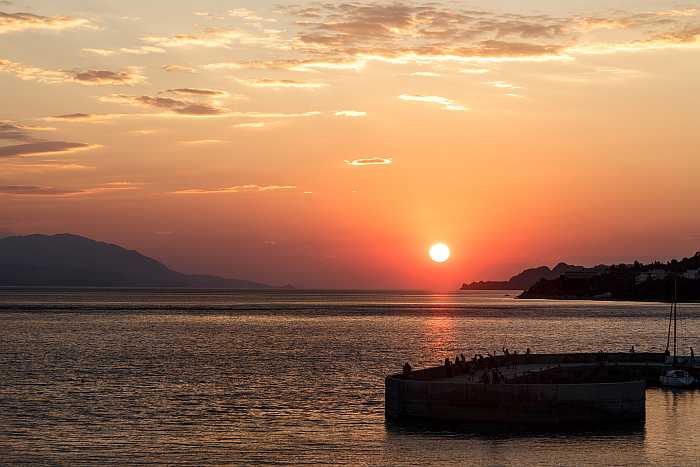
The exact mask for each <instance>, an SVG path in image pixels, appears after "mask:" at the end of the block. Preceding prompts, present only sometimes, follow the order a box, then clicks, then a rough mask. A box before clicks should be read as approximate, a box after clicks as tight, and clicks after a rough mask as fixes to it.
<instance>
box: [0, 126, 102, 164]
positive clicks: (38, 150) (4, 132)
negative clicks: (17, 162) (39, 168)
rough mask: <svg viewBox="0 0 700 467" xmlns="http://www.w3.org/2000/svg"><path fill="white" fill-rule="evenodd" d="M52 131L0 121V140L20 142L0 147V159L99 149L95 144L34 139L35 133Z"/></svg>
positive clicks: (50, 129) (51, 129)
mask: <svg viewBox="0 0 700 467" xmlns="http://www.w3.org/2000/svg"><path fill="white" fill-rule="evenodd" d="M53 130H54V128H41V127H32V126H27V125H22V124H20V123H16V122H11V121H0V140H5V141H13V142H18V141H19V142H21V143H20V144H11V145H6V146H0V158H10V157H17V156H41V155H50V154H70V153H74V152H78V151H87V150H90V149H96V148H98V147H100V146H99V145H96V144H87V143H72V142H68V141H46V140H43V139H40V138H37V137H36V132H42V131H53Z"/></svg>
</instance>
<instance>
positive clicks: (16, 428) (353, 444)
mask: <svg viewBox="0 0 700 467" xmlns="http://www.w3.org/2000/svg"><path fill="white" fill-rule="evenodd" d="M680 312H681V318H683V319H682V320H681V322H680V328H679V335H680V336H682V337H684V338H686V340H684V341H683V343H682V346H683V347H684V348H686V347H687V346H690V345H693V346H695V347H696V348H697V344H698V341H700V339H698V336H699V335H700V333H699V331H700V305H682V306H681V309H680ZM667 313H668V305H665V304H652V303H646V304H634V303H609V302H546V301H532V302H530V301H522V300H515V299H513V298H511V297H505V296H504V293H495V294H493V293H483V292H478V293H462V294H426V293H406V292H403V293H402V292H375V293H368V292H356V293H333V292H318V293H312V292H284V293H282V292H255V293H244V292H238V293H231V292H221V291H218V292H217V291H210V292H202V291H198V292H194V293H193V292H187V291H166V292H163V291H160V292H159V291H147V290H138V291H134V290H124V291H101V290H92V291H57V290H54V291H43V292H42V291H17V290H4V291H1V292H0V462H3V463H14V462H19V461H26V462H53V463H56V462H63V463H82V464H90V463H98V462H105V461H112V462H115V463H135V462H151V461H160V462H167V463H190V464H202V463H230V464H246V463H248V464H253V463H290V464H299V463H351V464H394V465H396V464H416V463H423V464H434V465H435V464H447V463H471V464H478V463H483V464H492V465H504V464H512V465H524V464H530V465H586V464H605V465H639V464H655V465H664V464H665V465H688V464H693V463H695V462H696V461H697V459H698V457H699V455H700V449H699V448H698V447H697V442H696V441H695V440H696V439H697V432H698V430H699V429H700V392H671V391H665V390H660V389H653V390H648V391H647V420H646V423H645V424H644V425H641V426H639V425H635V426H622V427H593V428H586V429H584V430H577V431H568V432H547V431H537V432H535V431H532V432H528V431H516V432H513V431H511V432H508V431H503V430H498V429H495V430H494V429H490V430H475V429H474V428H473V427H469V428H467V427H445V426H434V425H426V424H411V425H401V426H393V425H387V424H385V421H384V405H383V397H384V381H383V378H384V376H385V375H386V374H387V373H389V372H396V371H399V370H400V367H401V365H402V364H403V362H404V361H405V360H410V361H411V363H412V364H413V365H414V366H417V367H421V366H427V365H434V364H437V363H438V362H440V361H441V360H444V358H445V357H446V356H453V355H454V354H456V353H459V352H464V353H465V354H466V355H472V354H473V353H475V352H482V353H484V352H493V351H496V350H498V351H500V349H501V348H502V347H504V346H505V347H509V348H511V349H519V350H521V351H523V350H524V349H525V348H526V347H530V348H531V349H533V350H534V351H535V352H548V351H549V352H554V351H562V352H563V351H569V352H574V351H597V350H599V349H606V350H623V351H624V350H627V349H629V347H630V346H632V345H635V346H636V348H637V349H638V350H640V351H642V350H649V351H662V350H663V348H664V347H665V343H666V319H667V316H668V315H667Z"/></svg>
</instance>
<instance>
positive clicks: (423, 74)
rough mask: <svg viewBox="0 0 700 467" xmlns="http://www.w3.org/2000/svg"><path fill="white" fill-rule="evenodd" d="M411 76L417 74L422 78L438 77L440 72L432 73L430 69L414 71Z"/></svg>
mask: <svg viewBox="0 0 700 467" xmlns="http://www.w3.org/2000/svg"><path fill="white" fill-rule="evenodd" d="M411 76H419V77H422V78H439V77H440V76H442V75H441V74H440V73H434V72H432V71H416V72H413V73H411Z"/></svg>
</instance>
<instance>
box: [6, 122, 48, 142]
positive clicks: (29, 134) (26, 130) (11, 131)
mask: <svg viewBox="0 0 700 467" xmlns="http://www.w3.org/2000/svg"><path fill="white" fill-rule="evenodd" d="M54 130H55V128H46V127H34V126H29V125H24V124H21V123H15V122H11V121H2V120H0V140H7V141H25V142H26V141H35V140H36V138H35V136H34V134H33V133H34V132H37V131H54Z"/></svg>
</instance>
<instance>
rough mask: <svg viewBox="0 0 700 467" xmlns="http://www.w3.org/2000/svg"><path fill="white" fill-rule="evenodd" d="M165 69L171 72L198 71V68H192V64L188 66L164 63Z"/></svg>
mask: <svg viewBox="0 0 700 467" xmlns="http://www.w3.org/2000/svg"><path fill="white" fill-rule="evenodd" d="M163 70H165V71H167V72H169V73H177V72H182V73H196V72H197V70H195V69H194V68H192V67H191V66H186V65H174V64H171V65H163Z"/></svg>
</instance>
